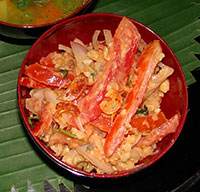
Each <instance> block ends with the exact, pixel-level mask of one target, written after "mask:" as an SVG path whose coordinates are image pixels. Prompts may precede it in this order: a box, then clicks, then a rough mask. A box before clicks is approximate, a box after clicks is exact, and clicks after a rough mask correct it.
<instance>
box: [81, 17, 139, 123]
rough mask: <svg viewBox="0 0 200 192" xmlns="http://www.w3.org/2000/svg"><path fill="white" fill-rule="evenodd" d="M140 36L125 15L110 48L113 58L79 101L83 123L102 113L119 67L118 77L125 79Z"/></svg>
mask: <svg viewBox="0 0 200 192" xmlns="http://www.w3.org/2000/svg"><path fill="white" fill-rule="evenodd" d="M140 38H141V37H140V34H139V32H138V30H137V28H136V27H135V26H134V24H133V23H132V22H131V21H129V19H127V18H126V17H124V18H123V19H122V20H121V22H120V24H119V26H118V28H117V29H116V32H115V35H114V37H113V46H112V47H110V48H109V53H110V58H111V59H110V60H109V61H108V62H107V63H106V65H105V67H104V69H103V72H102V73H101V75H99V77H98V79H97V82H96V83H95V84H94V86H93V87H92V88H91V90H90V91H89V93H88V95H86V96H85V97H84V98H83V99H82V100H80V102H79V103H78V108H79V110H80V112H81V113H80V119H81V123H82V124H85V123H87V122H90V121H93V120H95V119H96V118H97V117H98V116H99V115H100V113H101V109H100V107H99V104H100V103H101V101H102V100H103V99H104V96H105V93H106V88H107V85H108V83H109V82H110V81H111V80H112V79H113V78H117V76H118V75H119V73H118V72H117V71H118V70H119V69H120V70H121V71H120V74H121V76H120V77H119V78H117V79H119V80H120V81H122V82H123V81H124V77H125V76H127V75H128V73H129V70H130V68H131V66H132V64H133V61H134V56H135V52H136V50H137V48H138V44H139V41H140Z"/></svg>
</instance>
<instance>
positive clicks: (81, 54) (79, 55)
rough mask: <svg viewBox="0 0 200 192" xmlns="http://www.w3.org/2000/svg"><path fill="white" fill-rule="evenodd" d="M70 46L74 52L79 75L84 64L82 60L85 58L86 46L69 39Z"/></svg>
mask: <svg viewBox="0 0 200 192" xmlns="http://www.w3.org/2000/svg"><path fill="white" fill-rule="evenodd" d="M70 43H71V47H72V51H73V54H74V57H75V59H76V62H77V67H78V72H77V74H78V75H79V74H80V73H81V72H83V71H84V64H83V61H84V60H86V59H87V52H88V50H87V48H86V47H84V46H83V45H81V44H80V43H77V42H73V41H71V42H70Z"/></svg>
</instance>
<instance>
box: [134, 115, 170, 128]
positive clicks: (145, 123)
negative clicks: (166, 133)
mask: <svg viewBox="0 0 200 192" xmlns="http://www.w3.org/2000/svg"><path fill="white" fill-rule="evenodd" d="M154 116H155V114H152V115H148V116H144V115H135V116H133V117H132V119H131V122H130V124H131V125H132V127H134V128H137V130H138V131H140V132H149V131H151V130H153V129H155V128H157V127H159V126H160V125H161V124H163V123H165V122H166V121H167V118H166V117H165V114H164V113H163V112H159V113H158V114H156V116H157V118H156V119H155V120H154Z"/></svg>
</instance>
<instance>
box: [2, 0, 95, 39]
mask: <svg viewBox="0 0 200 192" xmlns="http://www.w3.org/2000/svg"><path fill="white" fill-rule="evenodd" d="M92 2H94V0H87V1H86V2H85V3H84V4H83V5H82V7H80V8H79V9H78V10H76V11H75V12H74V13H72V14H70V15H68V16H67V17H64V18H62V19H60V20H57V21H55V22H51V23H46V24H42V25H15V24H11V23H6V22H3V21H0V34H1V35H4V36H6V37H11V38H16V39H27V38H28V39H35V38H37V37H39V36H40V35H41V34H42V33H43V32H44V31H46V30H47V29H49V28H50V27H51V26H53V25H55V24H58V23H61V22H63V21H65V20H67V19H69V18H71V17H73V16H75V15H78V14H83V13H85V12H86V11H87V9H88V7H89V6H90V5H91V3H92Z"/></svg>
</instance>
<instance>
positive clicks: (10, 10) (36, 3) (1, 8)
mask: <svg viewBox="0 0 200 192" xmlns="http://www.w3.org/2000/svg"><path fill="white" fill-rule="evenodd" d="M86 1H87V0H0V20H1V21H4V22H7V23H11V24H17V25H41V24H45V23H51V22H55V21H57V20H59V19H62V18H64V17H67V16H68V15H70V14H72V13H73V12H75V11H76V10H78V9H79V8H80V7H82V5H83V4H84V3H85V2H86Z"/></svg>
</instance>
